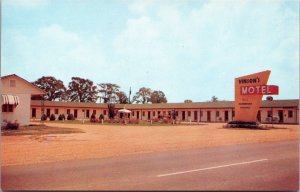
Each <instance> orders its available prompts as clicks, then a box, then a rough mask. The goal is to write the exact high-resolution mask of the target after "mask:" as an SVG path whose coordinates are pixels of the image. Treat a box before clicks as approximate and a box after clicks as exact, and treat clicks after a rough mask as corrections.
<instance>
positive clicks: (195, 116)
mask: <svg viewBox="0 0 300 192" xmlns="http://www.w3.org/2000/svg"><path fill="white" fill-rule="evenodd" d="M194 121H198V112H197V111H194Z"/></svg>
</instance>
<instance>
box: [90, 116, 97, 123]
mask: <svg viewBox="0 0 300 192" xmlns="http://www.w3.org/2000/svg"><path fill="white" fill-rule="evenodd" d="M90 122H96V115H95V114H92V115H91V118H90Z"/></svg>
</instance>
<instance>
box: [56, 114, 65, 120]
mask: <svg viewBox="0 0 300 192" xmlns="http://www.w3.org/2000/svg"><path fill="white" fill-rule="evenodd" d="M58 120H60V121H62V120H66V117H65V114H60V115H59V116H58Z"/></svg>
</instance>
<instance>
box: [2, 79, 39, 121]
mask: <svg viewBox="0 0 300 192" xmlns="http://www.w3.org/2000/svg"><path fill="white" fill-rule="evenodd" d="M44 94H45V92H44V91H43V90H41V89H39V88H38V87H36V86H34V85H32V84H31V83H30V82H28V81H26V80H25V79H23V78H21V77H19V76H17V75H15V74H13V75H7V76H2V77H1V105H2V110H1V124H3V123H4V121H7V122H11V123H15V122H17V123H19V124H20V125H28V124H29V120H30V108H31V107H30V102H31V97H32V96H35V95H44Z"/></svg>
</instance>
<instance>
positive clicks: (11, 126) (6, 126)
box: [1, 120, 19, 130]
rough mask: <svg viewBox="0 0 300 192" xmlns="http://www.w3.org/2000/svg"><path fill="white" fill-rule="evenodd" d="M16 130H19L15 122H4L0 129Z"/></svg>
mask: <svg viewBox="0 0 300 192" xmlns="http://www.w3.org/2000/svg"><path fill="white" fill-rule="evenodd" d="M18 128H19V123H18V122H17V120H16V121H15V122H14V123H12V122H10V121H6V120H4V124H3V126H2V127H1V129H4V130H17V129H18Z"/></svg>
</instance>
